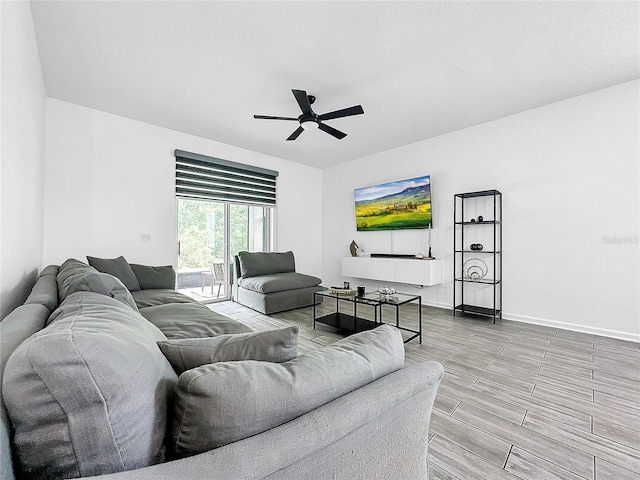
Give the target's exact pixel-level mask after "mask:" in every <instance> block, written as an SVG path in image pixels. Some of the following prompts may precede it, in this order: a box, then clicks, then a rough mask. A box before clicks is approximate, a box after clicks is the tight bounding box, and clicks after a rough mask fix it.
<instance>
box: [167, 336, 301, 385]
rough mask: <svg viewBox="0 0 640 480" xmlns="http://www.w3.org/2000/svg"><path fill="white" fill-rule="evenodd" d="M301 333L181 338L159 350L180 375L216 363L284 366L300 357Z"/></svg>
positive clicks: (168, 341) (170, 341)
mask: <svg viewBox="0 0 640 480" xmlns="http://www.w3.org/2000/svg"><path fill="white" fill-rule="evenodd" d="M299 330H300V327H298V326H297V325H296V326H293V327H287V328H282V329H280V330H268V331H265V332H248V333H233V334H228V335H218V336H216V337H208V338H206V337H205V338H181V339H177V340H165V341H160V342H158V347H160V350H162V353H164V356H165V357H167V359H168V360H169V362H170V363H171V365H172V366H173V368H174V369H175V370H176V372H177V373H178V374H181V373H182V372H185V371H187V370H191V369H192V368H196V367H199V366H201V365H206V364H209V363H216V362H232V361H237V360H259V361H262V362H275V363H282V362H288V361H289V360H292V359H294V358H296V357H297V356H298V331H299Z"/></svg>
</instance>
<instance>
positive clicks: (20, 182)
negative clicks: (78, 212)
mask: <svg viewBox="0 0 640 480" xmlns="http://www.w3.org/2000/svg"><path fill="white" fill-rule="evenodd" d="M0 8H1V16H2V63H1V67H0V68H1V71H2V127H1V129H2V134H1V135H0V138H1V139H2V140H1V142H2V147H1V152H2V162H1V169H0V318H4V317H5V316H6V315H7V314H8V313H9V312H10V311H11V310H13V309H14V308H15V307H16V306H18V305H19V304H20V303H22V302H23V301H24V300H25V299H26V297H27V295H28V294H29V291H30V290H31V287H32V286H33V281H34V280H35V277H36V275H37V273H38V269H39V267H40V264H41V262H42V222H43V217H42V207H43V203H44V142H45V106H46V103H45V87H44V79H43V76H42V70H41V68H40V59H39V57H38V47H37V45H36V38H35V33H34V30H33V20H32V18H31V4H30V3H29V2H1V4H0Z"/></svg>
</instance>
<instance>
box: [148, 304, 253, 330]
mask: <svg viewBox="0 0 640 480" xmlns="http://www.w3.org/2000/svg"><path fill="white" fill-rule="evenodd" d="M140 313H141V314H142V315H143V316H144V317H145V318H146V319H147V320H149V321H150V322H151V323H153V324H154V325H155V326H156V327H158V328H159V329H160V330H161V331H162V333H164V334H165V335H166V337H167V338H172V339H173V338H198V337H213V336H215V335H222V334H224V333H245V332H251V331H253V330H252V329H251V328H249V327H247V326H246V325H244V324H242V323H240V322H238V321H236V320H232V319H230V318H227V317H225V316H223V315H220V314H219V313H216V312H214V311H212V310H210V309H208V308H207V307H205V306H204V305H202V304H200V303H197V302H190V303H168V304H166V305H156V306H154V307H147V308H141V309H140Z"/></svg>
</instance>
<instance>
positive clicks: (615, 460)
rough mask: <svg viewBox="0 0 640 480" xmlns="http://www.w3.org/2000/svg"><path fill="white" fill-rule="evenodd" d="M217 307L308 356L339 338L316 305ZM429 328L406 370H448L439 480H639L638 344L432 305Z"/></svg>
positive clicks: (410, 348) (435, 418)
mask: <svg viewBox="0 0 640 480" xmlns="http://www.w3.org/2000/svg"><path fill="white" fill-rule="evenodd" d="M348 305H349V304H348V302H342V303H341V308H340V310H341V311H344V312H346V313H349V311H348V309H346V307H347V306H348ZM210 308H212V309H213V310H215V311H217V312H219V313H221V314H223V315H226V316H228V317H231V318H235V319H237V320H240V321H242V322H243V323H246V324H247V325H249V326H251V327H252V328H254V329H256V330H266V329H272V328H277V327H282V326H287V325H292V324H296V325H299V326H300V339H299V352H300V353H301V354H302V353H304V352H306V351H313V350H315V349H318V348H321V347H322V346H323V345H327V344H330V343H333V342H335V341H336V340H338V339H340V338H343V337H344V334H342V333H341V332H337V331H335V330H334V329H332V328H330V327H326V326H323V325H318V326H317V329H315V330H314V328H313V321H312V309H311V307H309V308H302V309H298V310H293V311H289V312H283V313H280V314H275V315H271V316H267V315H262V314H260V313H258V312H255V311H253V310H250V309H248V308H245V307H243V306H241V305H238V304H236V303H233V302H224V303H218V304H213V305H210ZM319 308H320V311H321V312H322V311H327V312H328V311H335V303H334V302H333V301H325V303H324V304H323V305H322V306H320V307H319ZM417 312H418V308H417V305H414V304H410V305H406V306H403V307H401V324H402V325H406V326H408V327H410V328H417V325H418V320H417V317H418V316H417ZM363 313H365V312H361V308H359V309H358V314H359V315H362V314H363ZM364 316H366V313H365V315H364ZM383 317H384V319H385V321H387V319H391V318H394V317H393V311H392V310H389V311H388V312H387V311H386V310H385V311H384V313H383ZM422 326H423V343H422V345H420V344H419V343H418V341H417V339H416V340H413V341H411V342H409V343H407V344H406V345H405V350H406V364H413V363H417V362H422V361H425V360H436V361H438V362H440V363H442V364H443V365H444V368H445V377H444V379H443V381H442V384H441V386H440V389H439V391H438V395H437V397H436V402H435V405H434V410H433V415H432V418H431V427H430V442H429V465H430V478H431V479H432V480H445V479H446V480H451V479H459V480H464V479H487V480H496V479H521V480H527V479H531V480H547V479H549V480H550V479H571V480H574V479H575V480H583V479H589V480H626V479H630V480H631V479H633V480H640V343H634V342H629V341H624V340H617V339H612V338H608V337H601V336H597V335H590V334H585V333H579V332H573V331H569V330H561V329H556V328H549V327H542V326H538V325H531V324H525V323H518V322H513V321H507V320H498V321H497V322H496V324H495V325H494V324H493V323H492V322H491V320H485V319H472V318H469V317H453V316H452V315H451V311H450V310H443V309H438V308H432V307H423V308H422Z"/></svg>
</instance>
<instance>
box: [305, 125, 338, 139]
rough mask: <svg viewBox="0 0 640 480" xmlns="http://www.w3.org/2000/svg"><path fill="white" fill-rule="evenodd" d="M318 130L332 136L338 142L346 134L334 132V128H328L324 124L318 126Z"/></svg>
mask: <svg viewBox="0 0 640 480" xmlns="http://www.w3.org/2000/svg"><path fill="white" fill-rule="evenodd" d="M301 128H302V127H301ZM318 128H319V129H320V130H322V131H323V132H327V133H328V134H329V135H333V136H334V137H336V138H337V139H338V140H342V139H343V138H344V137H346V136H347V134H346V133H342V132H341V131H340V130H336V129H335V128H333V127H330V126H329V125H325V124H324V123H320V124H318Z"/></svg>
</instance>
